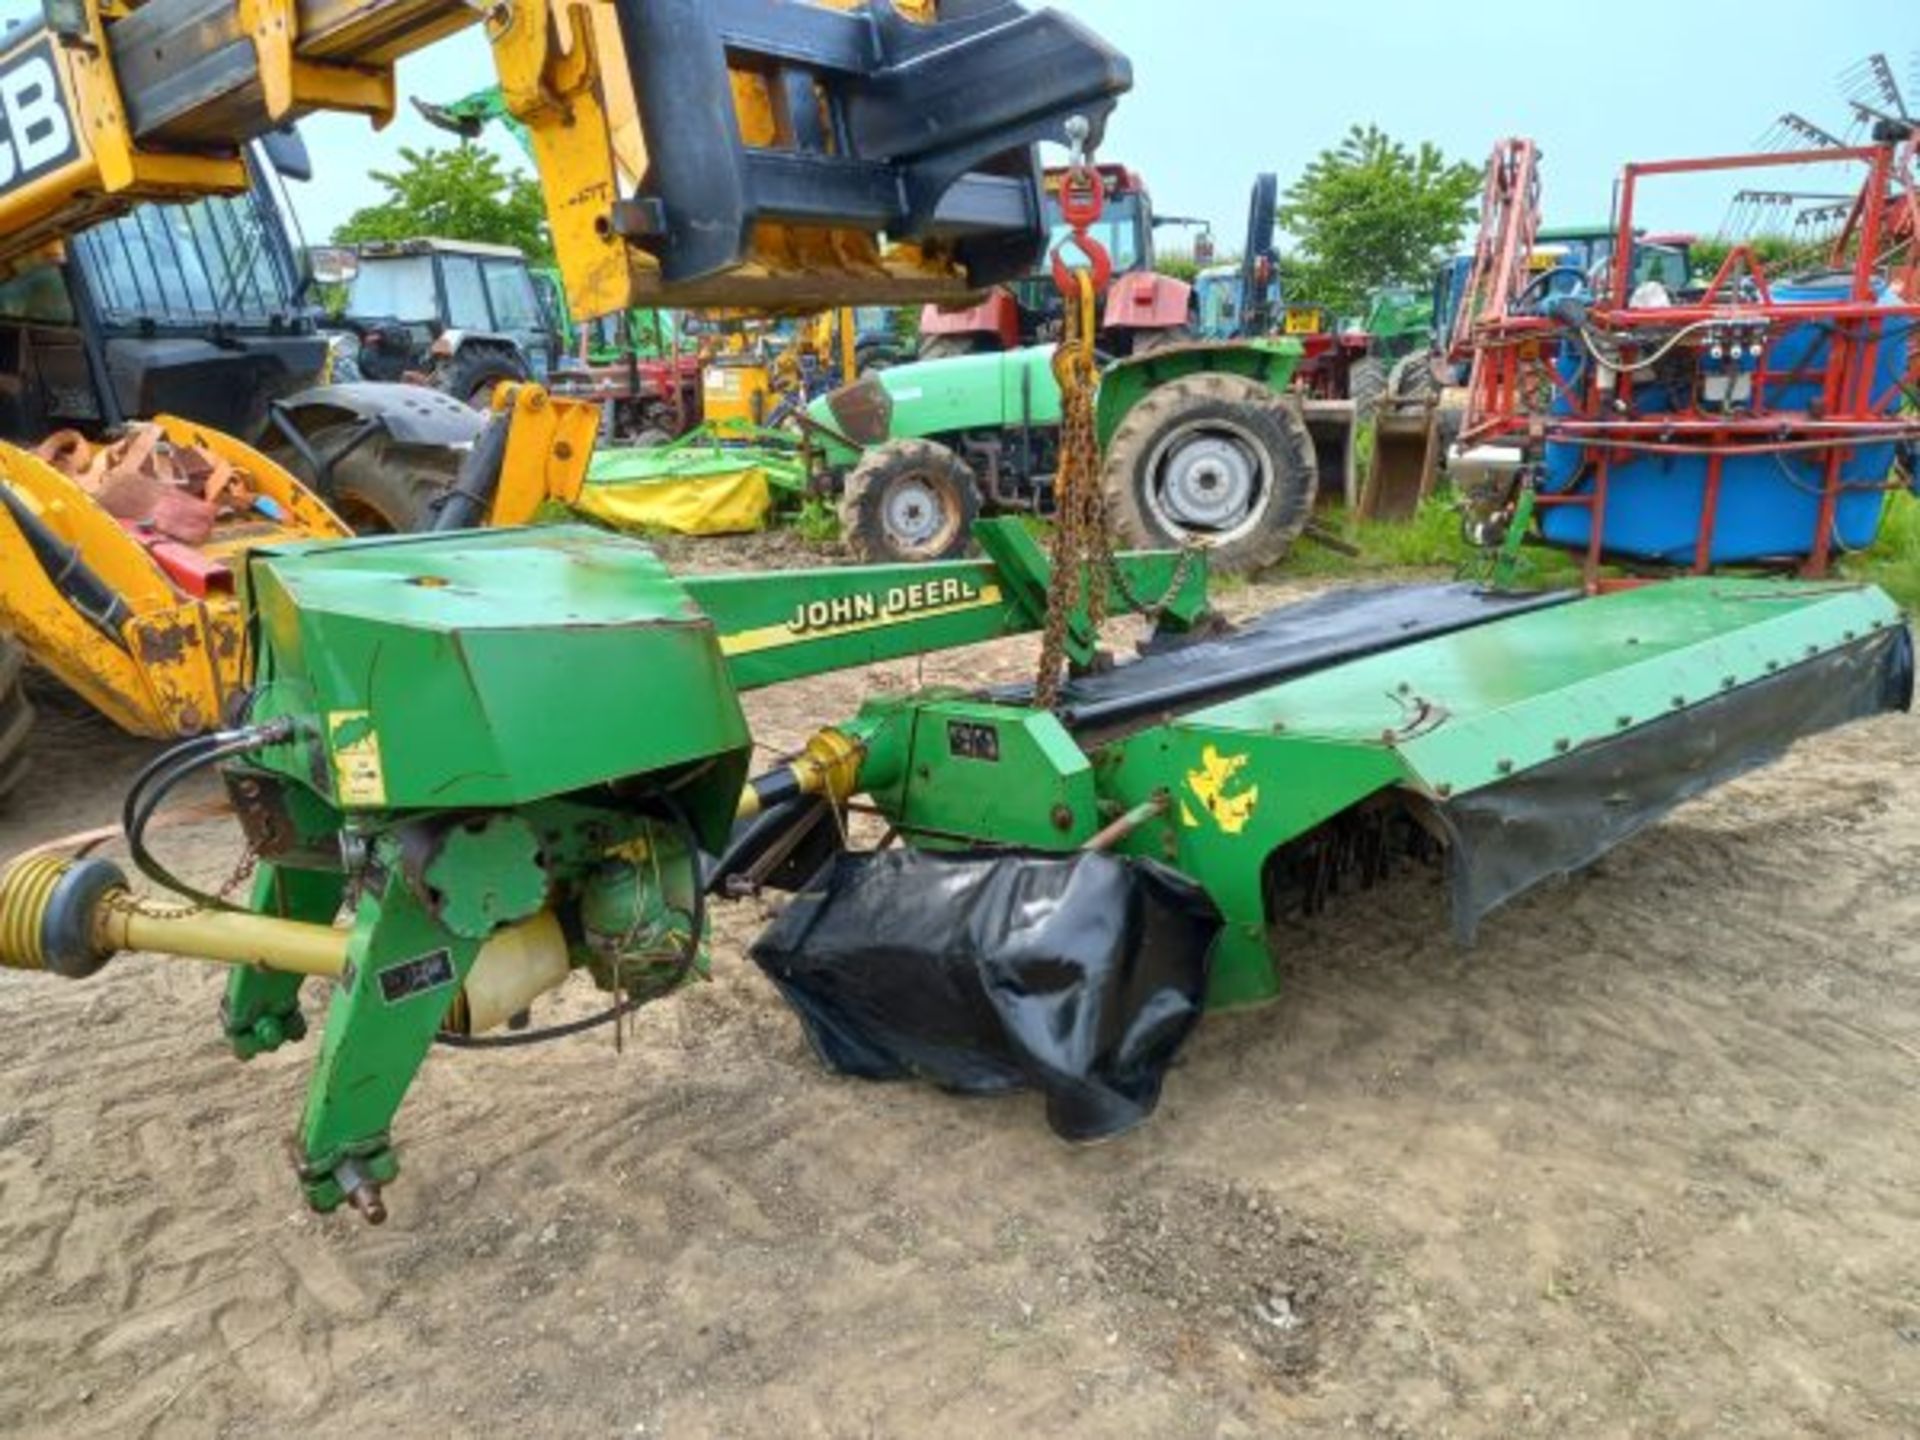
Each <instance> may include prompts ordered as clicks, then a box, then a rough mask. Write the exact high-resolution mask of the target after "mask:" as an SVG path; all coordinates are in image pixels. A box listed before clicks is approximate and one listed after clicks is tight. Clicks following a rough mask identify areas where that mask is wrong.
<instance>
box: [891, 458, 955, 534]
mask: <svg viewBox="0 0 1920 1440" xmlns="http://www.w3.org/2000/svg"><path fill="white" fill-rule="evenodd" d="M880 523H881V524H882V525H884V526H885V527H886V530H887V535H888V537H889V538H890V539H891V540H892V541H893V543H894V544H895V545H896V546H897V547H898V548H900V549H901V550H904V551H909V552H917V551H922V550H928V549H936V548H938V546H939V544H940V542H941V541H942V539H943V538H944V537H945V535H946V533H947V531H948V530H949V529H950V528H951V517H950V516H949V515H948V514H947V506H946V503H945V501H944V500H943V499H942V497H941V494H940V491H939V490H938V489H937V488H936V487H935V486H934V485H932V484H931V483H929V482H928V481H926V480H923V479H921V478H920V477H918V476H908V477H907V478H906V479H904V480H900V481H898V482H897V483H895V484H894V485H893V486H892V487H891V488H890V489H889V490H888V491H887V497H886V500H885V502H884V503H883V504H882V505H881V507H880Z"/></svg>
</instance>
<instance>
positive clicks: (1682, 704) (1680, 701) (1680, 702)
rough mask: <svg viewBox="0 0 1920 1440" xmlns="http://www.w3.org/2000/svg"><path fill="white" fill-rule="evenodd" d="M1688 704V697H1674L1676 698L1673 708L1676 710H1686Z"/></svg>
mask: <svg viewBox="0 0 1920 1440" xmlns="http://www.w3.org/2000/svg"><path fill="white" fill-rule="evenodd" d="M1686 704H1687V697H1686V696H1684V695H1676V696H1674V697H1673V708H1674V709H1676V710H1683V709H1685V708H1686Z"/></svg>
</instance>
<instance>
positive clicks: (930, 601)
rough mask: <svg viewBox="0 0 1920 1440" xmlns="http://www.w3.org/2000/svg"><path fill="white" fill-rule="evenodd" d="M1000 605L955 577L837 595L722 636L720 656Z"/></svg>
mask: <svg viewBox="0 0 1920 1440" xmlns="http://www.w3.org/2000/svg"><path fill="white" fill-rule="evenodd" d="M999 603H1000V587H999V586H998V585H975V584H974V583H973V582H972V581H971V580H957V579H945V580H927V581H920V582H915V583H913V584H907V585H892V586H889V587H888V588H887V589H885V590H868V591H863V592H860V593H857V594H853V595H836V596H834V597H833V598H831V599H827V600H808V601H805V602H803V603H801V604H799V605H796V606H794V608H793V614H792V615H790V616H789V617H788V618H787V619H785V620H783V621H781V622H780V623H779V624H778V625H764V626H762V627H761V628H760V629H758V630H742V631H740V632H739V633H738V634H734V635H723V636H721V637H720V653H721V654H722V655H727V656H733V655H751V654H754V653H755V652H756V651H760V650H778V649H780V648H782V647H783V646H787V645H804V644H807V643H809V642H810V641H814V640H827V639H833V638H836V637H838V636H841V635H857V634H859V633H860V632H861V631H862V630H880V629H884V628H885V627H886V626H889V625H904V624H906V623H907V622H908V621H910V620H928V619H931V618H933V617H934V616H936V615H956V614H959V613H961V612H962V611H966V610H984V609H988V608H989V607H991V606H995V605H998V604H999Z"/></svg>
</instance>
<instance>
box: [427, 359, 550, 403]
mask: <svg viewBox="0 0 1920 1440" xmlns="http://www.w3.org/2000/svg"><path fill="white" fill-rule="evenodd" d="M526 379H527V362H526V361H525V360H522V359H521V358H520V357H519V356H518V355H516V354H514V353H513V351H511V350H507V349H503V348H502V347H500V346H498V345H463V346H461V347H460V350H459V352H458V353H457V354H456V355H455V356H454V357H453V358H452V359H451V360H449V361H447V363H446V364H444V365H441V366H438V367H436V368H435V370H434V372H433V386H434V389H436V390H444V391H445V392H446V393H447V394H449V395H451V396H453V398H454V399H456V400H464V401H466V402H467V404H469V405H471V406H472V407H473V408H474V409H476V410H485V409H487V408H488V407H489V406H491V405H492V404H493V387H494V386H496V385H498V384H499V383H500V382H501V381H503V380H513V381H525V380H526Z"/></svg>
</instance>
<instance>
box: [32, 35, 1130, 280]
mask: <svg viewBox="0 0 1920 1440" xmlns="http://www.w3.org/2000/svg"><path fill="white" fill-rule="evenodd" d="M483 11H484V16H485V20H486V25H487V30H488V38H489V41H490V43H491V45H492V47H493V52H494V60H495V68H496V70H497V71H498V74H499V79H500V88H501V94H502V97H503V100H504V104H505V109H506V111H507V113H508V114H510V115H511V116H512V117H513V118H514V119H515V120H517V121H518V122H519V123H520V124H522V125H524V126H525V127H526V130H527V133H528V137H529V142H530V145H531V148H532V150H533V153H534V158H535V160H536V163H537V164H538V167H539V170H540V176H541V181H542V185H543V188H544V190H545V192H546V197H547V209H548V215H549V219H550V221H551V224H552V230H553V236H554V245H555V250H556V252H557V254H558V258H559V262H560V268H561V270H562V272H563V273H564V275H565V278H566V283H567V292H568V301H569V304H570V305H571V307H572V309H573V311H574V313H575V314H578V315H601V314H610V313H614V312H617V311H620V310H624V309H626V308H629V307H630V306H675V307H717V306H737V307H748V308H754V309H759V310H770V311H782V312H789V313H800V312H806V311H817V310H821V309H825V308H828V307H831V306H835V305H841V304H847V303H853V302H865V303H875V304H888V303H893V304H899V303H908V302H915V303H917V302H921V301H926V300H951V299H955V298H958V297H961V296H965V295H967V294H969V293H971V292H975V291H978V290H981V289H984V288H986V287H988V286H991V285H993V284H995V283H998V282H1000V281H1002V280H1006V279H1009V278H1011V277H1013V276H1016V275H1019V274H1022V273H1025V272H1026V271H1028V270H1029V269H1031V268H1032V266H1033V265H1034V263H1035V262H1036V261H1037V260H1038V259H1039V257H1040V254H1041V252H1042V250H1043V248H1044V246H1045V244H1046V241H1047V231H1046V224H1045V220H1044V210H1043V205H1042V195H1041V177H1040V169H1039V164H1038V160H1037V157H1036V153H1035V148H1034V147H1035V146H1036V144H1037V143H1038V142H1039V141H1041V140H1044V139H1057V138H1060V137H1061V136H1062V135H1063V134H1064V128H1063V127H1064V124H1065V122H1066V120H1067V119H1068V118H1069V117H1071V116H1075V115H1079V116H1084V117H1085V118H1086V119H1087V120H1088V121H1089V122H1090V124H1091V125H1092V128H1093V134H1094V136H1095V137H1096V138H1097V137H1098V135H1099V134H1100V131H1101V129H1102V127H1103V126H1104V123H1105V120H1106V117H1107V115H1108V112H1109V111H1110V110H1111V109H1112V106H1113V104H1114V102H1115V101H1116V99H1117V98H1118V97H1119V96H1120V95H1121V94H1122V93H1123V92H1125V91H1126V90H1127V89H1128V88H1129V87H1130V85H1131V83H1132V71H1131V67H1130V66H1129V65H1128V62H1127V61H1126V59H1125V57H1123V56H1122V55H1120V54H1119V53H1118V52H1117V51H1115V50H1113V49H1112V48H1111V47H1109V46H1108V45H1106V44H1105V43H1104V42H1102V41H1101V40H1100V39H1099V38H1098V37H1097V36H1095V35H1094V34H1092V33H1091V32H1090V31H1088V30H1087V29H1086V28H1084V27H1083V26H1082V25H1080V24H1079V23H1078V22H1077V21H1075V20H1073V19H1071V18H1069V17H1067V16H1065V15H1062V14H1059V13H1057V12H1055V11H1052V10H1039V11H1033V12H1029V11H1028V10H1026V9H1024V8H1023V7H1022V6H1021V5H1019V4H1017V3H1014V0H941V3H935V0H507V3H505V4H503V5H500V6H493V7H478V6H472V5H470V4H468V3H466V0H262V3H261V4H259V5H253V4H245V3H241V0H146V3H144V4H137V5H134V6H131V7H128V8H123V7H121V6H118V5H116V6H106V5H96V4H93V3H85V4H79V5H72V6H52V7H49V10H48V14H49V16H50V17H52V18H51V20H50V22H49V25H43V26H37V27H33V28H30V29H21V30H16V31H14V32H11V33H10V34H9V35H8V36H7V37H6V39H5V40H3V41H0V95H4V96H5V97H7V100H6V115H5V119H6V122H7V129H8V132H9V136H10V138H9V139H8V140H6V141H0V143H4V144H7V145H8V146H9V149H8V153H7V155H6V156H0V177H4V178H0V270H4V269H5V268H6V267H7V266H9V265H10V264H14V263H17V262H19V261H20V260H22V259H24V258H26V257H28V256H31V255H34V254H36V253H39V252H43V251H44V250H45V249H46V247H47V246H49V245H50V244H52V243H54V242H57V241H59V240H62V239H64V238H65V237H67V236H70V235H72V234H74V233H76V232H77V231H78V230H79V229H81V228H83V227H84V226H85V225H87V224H89V223H91V222H93V221H96V220H99V219H103V218H106V217H108V216H111V215H114V214H117V213H122V212H124V211H125V210H127V209H129V208H130V207H131V206H133V205H134V204H136V203H139V202H141V201H148V200H167V199H177V198H181V197H184V196H191V195H203V194H208V193H217V192H228V193H231V192H237V191H239V190H241V189H243V188H244V187H245V184H246V177H245V171H244V166H243V165H242V164H241V160H240V154H239V148H240V146H241V145H242V144H244V142H245V141H247V140H248V139H252V138H257V137H259V136H261V135H263V134H266V133H268V132H269V131H271V130H273V129H275V128H277V127H281V126H284V125H286V124H288V123H290V122H292V121H295V120H298V119H300V118H302V117H303V116H306V115H311V114H316V113H325V112H344V113H350V114H361V115H365V116H367V117H368V118H369V119H371V120H372V121H373V122H374V123H375V124H376V125H383V124H385V123H386V122H387V120H389V119H390V118H391V117H392V115H393V112H394V108H395V88H394V74H393V67H394V65H395V64H396V63H397V61H398V60H399V59H401V58H402V57H403V56H405V55H407V54H410V53H412V52H413V51H415V50H419V49H422V48H425V47H426V46H427V45H429V44H431V43H432V42H434V41H436V40H438V39H439V38H441V37H442V36H444V35H447V34H450V33H452V32H453V31H455V30H458V29H460V28H462V27H463V26H465V25H468V24H472V23H476V22H478V21H479V20H480V19H481V18H482V15H483ZM256 22H257V23H256ZM16 152H17V153H16ZM8 158H10V159H11V161H12V163H11V164H8V163H6V160H7V159H8Z"/></svg>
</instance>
